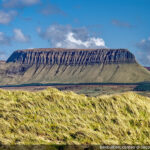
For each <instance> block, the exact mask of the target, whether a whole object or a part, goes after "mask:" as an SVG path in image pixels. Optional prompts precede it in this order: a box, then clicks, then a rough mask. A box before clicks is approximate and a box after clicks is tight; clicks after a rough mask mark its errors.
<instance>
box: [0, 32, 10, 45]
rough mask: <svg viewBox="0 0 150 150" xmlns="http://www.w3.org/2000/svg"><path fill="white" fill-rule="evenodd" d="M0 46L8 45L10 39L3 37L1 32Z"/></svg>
mask: <svg viewBox="0 0 150 150" xmlns="http://www.w3.org/2000/svg"><path fill="white" fill-rule="evenodd" d="M0 44H1V45H10V44H11V37H9V36H7V35H5V34H4V33H3V32H0Z"/></svg>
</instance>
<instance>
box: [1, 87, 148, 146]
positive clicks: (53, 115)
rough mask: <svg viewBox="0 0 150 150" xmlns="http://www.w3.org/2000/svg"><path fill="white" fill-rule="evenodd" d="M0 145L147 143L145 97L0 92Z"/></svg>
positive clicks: (129, 94) (58, 92) (53, 91)
mask: <svg viewBox="0 0 150 150" xmlns="http://www.w3.org/2000/svg"><path fill="white" fill-rule="evenodd" d="M0 143H1V144H131V145H133V144H141V145H142V144H143V145H144V144H150V98H148V97H143V96H140V95H137V94H136V93H133V92H128V93H124V94H118V95H117V94H116V95H111V96H107V95H104V96H99V97H86V96H84V95H78V94H75V93H73V92H61V91H59V90H57V89H53V88H49V89H47V90H43V91H40V92H39V91H38V92H25V91H7V90H0Z"/></svg>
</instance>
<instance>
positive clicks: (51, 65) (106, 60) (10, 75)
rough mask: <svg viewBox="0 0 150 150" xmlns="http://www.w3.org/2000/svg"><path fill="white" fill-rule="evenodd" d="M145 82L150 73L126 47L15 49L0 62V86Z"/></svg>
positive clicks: (149, 78)
mask: <svg viewBox="0 0 150 150" xmlns="http://www.w3.org/2000/svg"><path fill="white" fill-rule="evenodd" d="M145 81H150V72H149V71H147V70H146V69H145V68H144V67H142V66H140V65H139V64H138V63H137V61H136V59H135V56H134V55H133V54H132V53H131V52H129V51H128V50H127V49H106V48H105V49H64V48H62V49H61V48H46V49H45V48H42V49H27V50H17V51H15V52H14V53H13V54H12V55H11V56H10V57H9V58H8V60H7V61H6V63H1V64H0V85H8V84H9V85H12V84H13V85H18V84H28V83H44V84H45V83H137V82H145Z"/></svg>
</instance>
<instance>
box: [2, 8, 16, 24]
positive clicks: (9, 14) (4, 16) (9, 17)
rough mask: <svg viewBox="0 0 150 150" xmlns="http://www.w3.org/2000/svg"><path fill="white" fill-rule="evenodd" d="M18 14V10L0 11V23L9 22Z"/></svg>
mask: <svg viewBox="0 0 150 150" xmlns="http://www.w3.org/2000/svg"><path fill="white" fill-rule="evenodd" d="M16 15H17V12H16V11H9V12H4V11H0V24H8V23H10V22H11V21H12V19H13V18H14V17H15V16H16Z"/></svg>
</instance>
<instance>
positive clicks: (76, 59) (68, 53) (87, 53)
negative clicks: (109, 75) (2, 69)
mask: <svg viewBox="0 0 150 150" xmlns="http://www.w3.org/2000/svg"><path fill="white" fill-rule="evenodd" d="M7 62H8V63H9V62H16V63H21V64H30V65H33V64H45V65H55V64H58V65H94V64H114V63H115V64H119V63H135V57H134V55H133V54H131V53H130V52H129V51H128V50H126V49H60V48H47V49H29V50H18V51H15V52H14V53H13V54H12V55H11V56H10V57H9V58H8V60H7Z"/></svg>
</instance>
